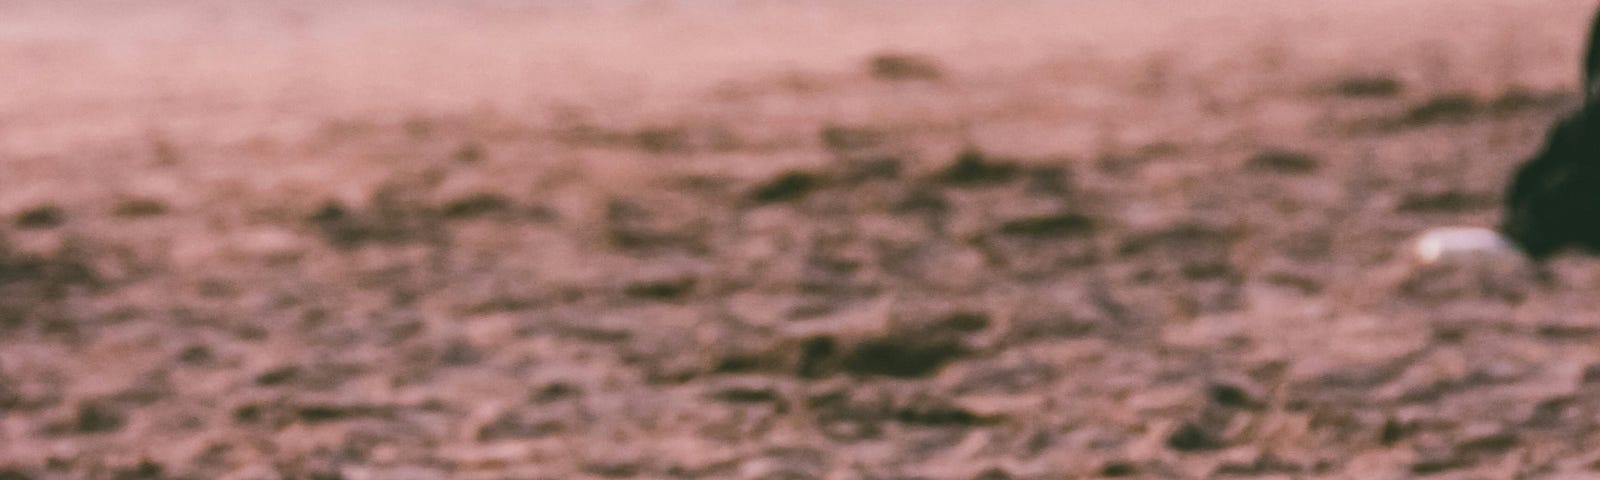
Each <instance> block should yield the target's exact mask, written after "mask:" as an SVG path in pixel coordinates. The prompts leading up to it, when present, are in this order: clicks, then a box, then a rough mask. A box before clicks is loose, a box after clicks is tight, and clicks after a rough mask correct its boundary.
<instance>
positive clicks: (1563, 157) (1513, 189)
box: [1500, 17, 1600, 259]
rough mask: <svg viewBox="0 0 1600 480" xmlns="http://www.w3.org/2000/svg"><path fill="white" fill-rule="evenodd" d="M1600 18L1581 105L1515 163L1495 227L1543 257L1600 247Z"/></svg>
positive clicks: (1593, 32) (1593, 34)
mask: <svg viewBox="0 0 1600 480" xmlns="http://www.w3.org/2000/svg"><path fill="white" fill-rule="evenodd" d="M1597 33H1600V17H1596V19H1595V21H1594V22H1593V24H1592V26H1591V31H1590V34H1589V49H1588V52H1587V53H1586V54H1585V57H1584V74H1583V85H1584V101H1583V107H1582V108H1581V109H1579V110H1578V111H1576V112H1573V113H1572V114H1570V115H1568V116H1567V117H1566V118H1563V119H1561V121H1559V122H1557V123H1556V124H1555V126H1554V127H1552V128H1551V129H1550V134H1549V137H1548V138H1547V139H1546V140H1545V144H1544V147H1543V148H1542V149H1541V150H1540V151H1539V153H1538V154H1536V155H1534V156H1533V158H1532V159H1529V160H1528V161H1527V162H1525V163H1523V164H1522V165H1521V166H1520V167H1518V169H1517V172H1516V175H1515V176H1514V177H1512V180H1511V185H1510V186H1509V188H1508V189H1507V192H1506V199H1505V202H1506V203H1505V216H1504V219H1503V220H1502V223H1501V225H1500V230H1501V232H1502V233H1504V234H1505V235H1506V236H1507V237H1509V238H1510V239H1511V241H1512V242H1513V243H1515V244H1516V245H1517V246H1518V247H1519V248H1521V249H1522V251H1523V252H1525V253H1527V254H1528V256H1530V257H1532V258H1534V259H1543V258H1546V257H1549V256H1550V255H1552V254H1554V253H1557V252H1559V251H1561V250H1563V249H1566V248H1579V249H1583V250H1587V251H1590V252H1595V251H1600V189H1597V188H1596V187H1600V158H1597V157H1600V123H1596V122H1600V106H1597V105H1596V94H1600V91H1597V90H1600V85H1597V84H1596V82H1595V75H1596V69H1597V68H1600V51H1597V50H1596V46H1597V45H1596V44H1595V41H1596V40H1600V38H1597V35H1596V34H1597Z"/></svg>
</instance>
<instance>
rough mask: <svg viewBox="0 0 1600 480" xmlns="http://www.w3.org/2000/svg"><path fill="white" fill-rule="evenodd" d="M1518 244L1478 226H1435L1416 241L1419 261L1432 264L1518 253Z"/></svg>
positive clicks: (1415, 251) (1413, 249) (1416, 254)
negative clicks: (1515, 244) (1455, 259)
mask: <svg viewBox="0 0 1600 480" xmlns="http://www.w3.org/2000/svg"><path fill="white" fill-rule="evenodd" d="M1516 253H1517V250H1516V248H1515V247H1513V246H1512V245H1511V242H1510V241H1509V240H1506V238H1505V237H1503V236H1500V233H1499V232H1496V231H1494V230H1490V229H1487V228H1477V227H1446V228H1434V229H1429V230H1428V231H1426V232H1423V234H1422V235H1420V236H1418V237H1417V240H1416V241H1415V242H1413V243H1412V254H1414V255H1415V256H1416V259H1417V261H1418V262H1421V263H1424V264H1429V263H1435V262H1439V261H1441V260H1447V259H1451V258H1463V257H1474V256H1483V255H1485V254H1488V255H1492V256H1499V255H1514V254H1516Z"/></svg>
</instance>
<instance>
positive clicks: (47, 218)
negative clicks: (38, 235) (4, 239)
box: [17, 205, 67, 228]
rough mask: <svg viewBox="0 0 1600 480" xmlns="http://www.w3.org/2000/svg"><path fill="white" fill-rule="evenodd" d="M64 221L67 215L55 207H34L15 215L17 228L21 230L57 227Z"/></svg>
mask: <svg viewBox="0 0 1600 480" xmlns="http://www.w3.org/2000/svg"><path fill="white" fill-rule="evenodd" d="M66 221H67V213H66V212H65V211H63V210H61V207H57V206H55V205H44V206H40V207H34V208H31V209H28V210H27V211H24V212H22V213H20V214H18V215H17V226H18V227H21V228H51V227H58V226H61V224H63V223H66Z"/></svg>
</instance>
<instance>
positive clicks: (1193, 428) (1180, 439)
mask: <svg viewBox="0 0 1600 480" xmlns="http://www.w3.org/2000/svg"><path fill="white" fill-rule="evenodd" d="M1167 446H1168V447H1170V448H1172V449H1173V450H1177V451H1180V452H1204V451H1211V450H1219V449H1221V448H1222V447H1223V446H1224V445H1223V444H1222V440H1219V439H1217V436H1216V435H1214V434H1212V433H1211V432H1208V431H1206V430H1205V429H1203V428H1200V426H1199V425H1196V424H1194V423H1185V424H1183V426H1181V427H1178V429H1177V430H1176V431H1173V432H1172V435H1170V436H1168V437H1167Z"/></svg>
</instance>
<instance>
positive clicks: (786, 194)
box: [750, 172, 822, 203]
mask: <svg viewBox="0 0 1600 480" xmlns="http://www.w3.org/2000/svg"><path fill="white" fill-rule="evenodd" d="M821 183H822V181H821V179H819V178H817V177H816V176H815V175H811V174H808V173H805V172H785V173H784V174H782V175H779V176H778V178H774V179H772V180H770V181H768V182H766V183H763V184H761V185H759V186H757V187H756V188H755V190H754V191H752V192H750V199H751V200H754V201H755V202H756V203H775V202H786V201H790V200H799V199H800V198H802V197H805V196H806V194H809V193H811V191H812V190H815V189H816V188H817V187H818V186H819V185H820V184H821Z"/></svg>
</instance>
